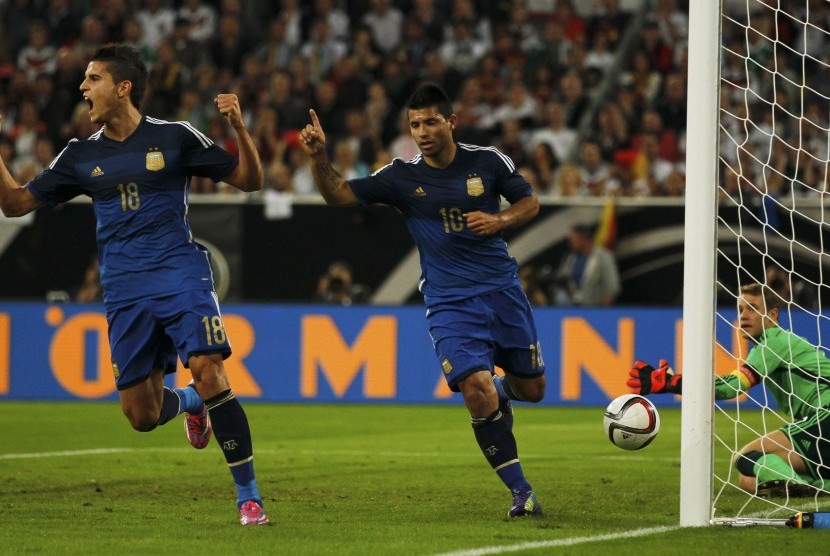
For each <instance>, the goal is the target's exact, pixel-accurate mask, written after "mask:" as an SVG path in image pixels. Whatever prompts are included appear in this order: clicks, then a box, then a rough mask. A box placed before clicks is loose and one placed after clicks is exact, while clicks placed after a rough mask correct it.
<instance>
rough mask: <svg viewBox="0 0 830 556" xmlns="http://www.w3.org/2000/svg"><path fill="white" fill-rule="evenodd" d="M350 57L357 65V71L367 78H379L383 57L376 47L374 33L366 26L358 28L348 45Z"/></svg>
mask: <svg viewBox="0 0 830 556" xmlns="http://www.w3.org/2000/svg"><path fill="white" fill-rule="evenodd" d="M347 44H348V46H349V55H350V56H351V57H352V59H353V60H354V63H355V64H356V65H357V71H358V72H359V73H360V75H362V76H363V77H365V78H367V79H368V78H372V77H377V76H378V75H379V74H380V72H381V68H382V64H383V56H382V55H381V52H380V49H378V47H377V46H376V45H375V40H374V39H373V38H372V31H371V30H370V29H369V28H368V27H366V26H360V27H358V28H357V29H356V30H355V32H354V36H353V38H352V40H351V41H349V42H348V43H347Z"/></svg>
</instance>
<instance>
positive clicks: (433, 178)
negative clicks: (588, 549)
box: [301, 83, 545, 517]
mask: <svg viewBox="0 0 830 556" xmlns="http://www.w3.org/2000/svg"><path fill="white" fill-rule="evenodd" d="M310 115H311V121H312V123H311V124H309V125H307V126H306V127H305V129H303V130H302V132H301V145H302V147H303V150H304V151H305V152H306V153H307V154H308V155H309V156H310V157H311V158H312V159H313V160H314V162H313V164H312V167H311V168H312V173H313V175H314V181H315V183H316V185H317V188H318V190H319V191H320V193H321V195H322V196H323V198H324V200H325V201H326V202H327V203H328V204H330V205H356V204H358V203H359V202H361V201H363V202H379V203H387V204H390V205H393V206H395V207H397V208H398V209H399V210H400V211H401V212H402V214H403V215H404V218H405V220H406V221H407V225H408V226H409V229H410V231H411V233H412V235H413V237H414V239H415V241H416V243H417V244H418V246H419V250H420V252H421V264H422V266H423V267H424V268H423V269H422V274H423V277H424V280H423V282H422V284H421V288H420V290H421V292H422V293H423V294H424V301H425V303H426V305H427V307H428V308H429V310H428V311H427V321H428V325H429V332H430V336H431V337H432V339H433V344H434V347H435V352H436V355H437V356H438V359H439V361H440V362H441V368H442V369H443V372H444V377H445V379H446V380H447V384H448V385H449V386H450V388H451V389H453V390H455V391H460V392H461V394H462V396H463V398H464V401H465V404H466V406H467V408H468V410H469V412H470V415H471V417H472V425H473V431H474V434H475V437H476V440H477V442H478V444H479V447H480V448H481V451H482V453H483V454H484V456H485V458H486V459H487V461H488V462H489V463H490V465H491V466H492V468H493V469H494V470H495V471H496V473H497V474H498V476H499V478H500V479H501V480H502V481H503V482H504V484H505V485H506V486H507V487H508V488H509V489H510V491H511V494H512V495H513V505H512V506H511V508H510V510H509V511H508V516H510V517H518V516H524V515H535V514H539V513H540V512H541V507H540V506H539V502H538V500H537V498H536V495H535V494H534V493H533V490H532V489H531V486H530V484H529V483H528V482H527V480H526V479H525V477H524V473H523V471H522V468H521V464H520V463H519V458H518V451H517V448H516V439H515V437H514V436H513V431H512V428H513V419H512V417H513V411H512V406H511V402H510V400H524V401H530V402H538V401H540V400H541V399H542V397H543V396H544V389H545V377H544V363H543V362H542V357H541V350H540V344H539V339H538V336H537V333H536V326H535V324H534V321H533V314H532V312H531V309H530V305H529V303H528V301H527V297H526V296H525V294H524V292H523V291H522V289H521V284H520V282H519V279H518V276H517V272H518V266H517V264H516V262H515V259H513V258H511V257H510V256H509V254H508V253H507V249H506V244H505V243H504V240H503V239H502V237H501V236H502V234H501V231H502V230H503V229H504V228H506V227H514V226H518V225H521V224H524V223H525V222H527V221H529V220H530V219H532V218H533V217H535V216H536V214H537V213H538V211H539V201H538V199H537V197H536V195H535V194H534V193H533V191H532V189H531V188H530V185H529V184H528V183H527V182H526V181H525V180H524V179H523V178H522V177H521V175H519V174H518V173H517V172H516V170H515V167H514V166H513V165H512V163H511V162H510V161H509V160H506V159H504V158H503V156H501V155H500V154H499V153H497V152H496V151H495V150H494V149H486V148H478V147H470V146H461V145H458V144H457V143H455V142H454V140H453V128H454V127H455V125H456V117H455V115H454V114H453V113H452V101H451V100H450V99H449V98H448V97H447V96H446V94H445V93H444V91H442V90H441V89H440V88H439V87H437V86H436V85H434V84H431V83H427V84H423V85H421V86H419V87H418V88H417V89H416V90H415V92H414V94H413V96H412V97H411V100H410V102H409V104H408V108H407V120H408V122H409V125H408V128H409V130H410V133H411V135H412V138H413V139H415V140H416V141H417V142H418V148H419V150H421V154H422V156H421V157H419V158H416V159H414V160H411V161H410V162H404V161H395V162H394V163H393V164H392V165H390V166H387V167H385V168H383V169H381V170H380V171H378V172H377V173H375V174H373V175H372V176H368V177H365V178H361V179H356V180H351V181H346V180H344V179H343V177H342V176H340V175H339V174H338V173H337V172H336V171H335V170H334V168H332V166H331V164H330V163H329V161H328V157H327V154H326V136H325V134H324V132H323V128H322V126H321V125H320V121H319V119H318V117H317V114H316V113H315V112H314V111H313V110H312V111H311V112H310ZM453 184H454V185H453ZM485 184H486V186H485ZM448 185H452V187H450V188H449V189H455V190H457V189H459V188H461V189H462V191H463V190H464V189H466V191H467V193H468V194H467V195H461V196H459V195H452V196H451V197H448V196H447V193H446V191H448ZM502 195H503V196H504V197H505V198H506V199H507V200H508V201H509V202H510V203H511V205H510V207H509V208H506V209H504V210H501V211H500V197H501V196H502ZM450 198H452V199H453V200H452V201H451V205H452V206H453V207H454V208H446V207H447V206H448V205H447V202H449V201H448V200H449V199H450ZM427 206H431V207H432V208H428V209H425V208H424V207H427ZM439 209H440V211H439ZM482 209H484V210H482ZM424 211H428V212H430V213H436V214H437V213H439V212H440V213H442V214H444V217H443V221H442V220H437V219H425V218H423V217H422V216H421V215H422V214H424ZM439 261H440V262H439ZM489 314H498V315H499V318H498V319H489V318H487V319H484V320H482V319H481V315H489ZM471 315H475V318H470V316H471ZM506 323H510V324H509V325H507V324H506ZM508 338H509V340H507V339H508ZM505 340H507V341H506V342H505ZM515 346H521V347H515ZM494 364H496V365H499V366H501V367H502V369H504V370H505V372H506V376H505V377H497V376H496V375H495V372H494V371H495V369H494V368H493V365H494Z"/></svg>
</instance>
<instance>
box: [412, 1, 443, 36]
mask: <svg viewBox="0 0 830 556" xmlns="http://www.w3.org/2000/svg"><path fill="white" fill-rule="evenodd" d="M435 4H436V2H435V0H413V2H412V10H411V11H410V12H409V13H408V14H407V19H410V20H412V21H415V22H417V23H418V25H419V26H420V27H421V28H422V29H423V33H424V37H425V38H426V39H427V40H428V41H429V42H430V43H431V44H433V45H439V44H441V43H442V42H444V24H443V22H442V15H441V14H440V13H439V12H438V10H437V9H436V7H435Z"/></svg>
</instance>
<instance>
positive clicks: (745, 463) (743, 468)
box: [732, 450, 764, 477]
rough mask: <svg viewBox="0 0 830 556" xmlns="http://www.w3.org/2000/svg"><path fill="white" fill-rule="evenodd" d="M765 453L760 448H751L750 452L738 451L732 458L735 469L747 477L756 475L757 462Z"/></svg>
mask: <svg viewBox="0 0 830 556" xmlns="http://www.w3.org/2000/svg"><path fill="white" fill-rule="evenodd" d="M763 455H764V452H761V451H760V450H749V451H748V452H740V453H738V454H737V455H736V456H735V457H734V458H733V460H732V463H733V464H734V465H735V469H737V470H738V473H740V474H741V475H744V476H746V477H754V476H755V464H756V463H757V462H758V460H759V459H760V458H761V456H763Z"/></svg>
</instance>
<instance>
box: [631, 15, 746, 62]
mask: <svg viewBox="0 0 830 556" xmlns="http://www.w3.org/2000/svg"><path fill="white" fill-rule="evenodd" d="M750 35H752V36H757V37H760V35H757V34H755V33H750ZM640 49H642V50H643V51H644V52H645V55H646V57H647V59H648V62H649V66H650V67H651V68H652V69H654V70H655V71H657V72H659V73H660V74H661V75H665V74H667V73H669V71H671V69H672V68H673V67H674V49H673V48H672V47H671V46H669V44H668V43H667V42H666V41H665V40H663V36H662V34H661V31H660V26H659V24H658V23H657V21H655V20H654V19H653V18H648V19H646V22H645V23H644V24H643V31H642V34H641V41H640Z"/></svg>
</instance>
